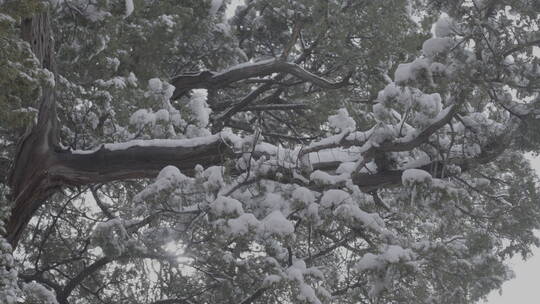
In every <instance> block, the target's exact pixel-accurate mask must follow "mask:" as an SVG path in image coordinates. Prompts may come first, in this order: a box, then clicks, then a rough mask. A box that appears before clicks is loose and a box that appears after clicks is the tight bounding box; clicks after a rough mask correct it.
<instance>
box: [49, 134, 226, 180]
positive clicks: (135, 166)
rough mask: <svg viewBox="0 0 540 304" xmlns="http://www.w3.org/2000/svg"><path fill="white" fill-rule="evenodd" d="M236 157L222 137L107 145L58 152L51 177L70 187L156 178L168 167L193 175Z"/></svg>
mask: <svg viewBox="0 0 540 304" xmlns="http://www.w3.org/2000/svg"><path fill="white" fill-rule="evenodd" d="M233 155H234V154H233V151H232V149H231V148H230V147H229V145H228V144H227V143H226V142H225V139H222V138H221V137H220V136H219V134H218V135H213V136H209V137H205V138H195V139H188V140H148V141H134V142H131V143H125V144H112V145H104V146H103V147H102V148H101V149H99V150H97V151H95V152H92V153H71V152H61V153H57V154H56V155H55V161H54V164H53V166H52V167H51V169H50V170H49V174H50V175H51V178H52V179H54V180H59V182H61V183H62V184H68V185H87V184H96V183H107V182H111V181H116V180H123V179H134V178H145V177H154V176H156V175H157V174H158V173H159V171H160V170H161V169H163V168H164V167H166V166H168V165H172V166H176V167H178V168H179V169H180V170H181V171H182V172H183V173H185V174H191V173H192V172H193V169H194V167H195V166H196V165H202V166H203V167H209V166H213V165H218V164H222V163H223V162H224V159H225V158H227V157H230V156H233Z"/></svg>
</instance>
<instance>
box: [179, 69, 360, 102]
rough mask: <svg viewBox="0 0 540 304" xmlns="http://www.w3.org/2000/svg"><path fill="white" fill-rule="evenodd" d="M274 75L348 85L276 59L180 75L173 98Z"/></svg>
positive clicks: (330, 86)
mask: <svg viewBox="0 0 540 304" xmlns="http://www.w3.org/2000/svg"><path fill="white" fill-rule="evenodd" d="M274 73H287V74H291V75H294V76H296V77H297V78H299V79H301V80H304V81H308V82H311V83H313V84H314V85H316V86H319V87H322V88H325V89H338V88H341V87H344V86H346V85H348V84H349V83H348V79H347V78H345V79H344V80H343V81H341V82H330V81H328V80H326V79H324V78H322V77H319V76H317V75H315V74H313V73H310V72H308V71H306V70H304V69H303V68H301V67H300V66H299V65H297V64H295V63H290V62H285V61H281V60H277V59H270V60H263V61H259V62H254V63H243V64H239V65H237V66H234V67H231V68H230V69H228V70H225V71H223V72H221V73H216V72H210V71H204V72H200V73H196V74H187V75H180V76H177V77H175V78H174V79H173V80H172V82H171V83H172V84H173V85H174V86H175V87H176V90H175V92H174V94H173V98H177V97H179V96H181V95H182V94H184V93H185V92H186V91H189V90H191V89H202V88H204V89H217V88H223V87H225V86H227V85H229V84H231V83H234V82H237V81H240V80H243V79H249V78H253V77H263V76H268V75H271V74H274Z"/></svg>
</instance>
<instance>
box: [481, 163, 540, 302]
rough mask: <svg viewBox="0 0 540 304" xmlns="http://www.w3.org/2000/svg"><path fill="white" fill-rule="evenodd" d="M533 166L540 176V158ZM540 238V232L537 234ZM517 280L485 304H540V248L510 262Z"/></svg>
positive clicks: (506, 284)
mask: <svg viewBox="0 0 540 304" xmlns="http://www.w3.org/2000/svg"><path fill="white" fill-rule="evenodd" d="M531 165H532V167H533V168H534V169H535V170H536V173H537V174H538V175H540V157H535V158H533V159H531ZM536 235H538V236H540V231H537V232H536ZM509 265H510V267H511V268H512V270H514V274H515V278H514V279H512V280H510V281H508V282H506V283H504V284H503V286H502V294H499V291H493V292H491V294H490V295H489V297H488V301H487V302H484V304H513V303H516V304H538V303H540V286H539V285H538V282H540V248H535V249H534V250H533V256H532V257H530V258H529V259H528V260H526V261H523V260H522V259H521V256H520V255H518V256H515V257H514V258H512V259H511V260H510V262H509Z"/></svg>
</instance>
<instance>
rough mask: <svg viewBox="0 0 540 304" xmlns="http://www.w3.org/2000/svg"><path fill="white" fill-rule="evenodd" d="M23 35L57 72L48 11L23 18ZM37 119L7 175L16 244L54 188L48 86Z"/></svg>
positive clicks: (53, 123) (54, 137)
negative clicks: (33, 215) (49, 175)
mask: <svg viewBox="0 0 540 304" xmlns="http://www.w3.org/2000/svg"><path fill="white" fill-rule="evenodd" d="M21 34H22V38H23V39H24V40H26V41H27V42H28V43H29V44H30V46H31V48H32V51H33V52H34V54H35V56H36V57H37V59H38V60H39V62H40V63H41V66H42V67H43V68H46V69H48V70H49V71H50V72H52V73H55V72H56V64H55V60H54V46H53V40H52V34H51V27H50V20H49V14H48V13H47V12H43V13H39V14H36V15H35V16H33V17H32V18H29V19H25V20H23V22H22V24H21ZM38 108H39V113H38V120H37V123H36V124H35V125H33V126H32V127H29V128H28V129H27V131H26V133H25V135H24V136H23V138H21V139H20V141H19V143H18V145H17V151H16V154H15V160H14V163H13V167H12V169H11V172H10V176H9V180H8V182H9V185H10V187H11V195H12V199H13V200H14V208H13V210H12V214H11V217H10V220H9V221H8V224H7V239H8V241H9V242H10V243H11V244H12V246H13V247H16V245H17V242H18V240H19V238H20V236H21V233H22V231H23V229H24V227H25V226H26V224H27V223H28V221H29V220H30V218H31V217H32V214H33V213H34V212H35V210H36V209H37V208H38V207H39V206H40V204H41V203H42V202H43V201H45V200H46V199H47V198H48V197H49V196H50V195H51V193H53V192H54V191H55V189H56V188H57V185H54V184H51V183H50V182H49V180H48V178H47V170H48V168H49V167H50V164H51V160H52V157H51V156H52V151H54V150H55V149H57V147H58V132H57V129H58V127H57V125H58V124H57V118H56V108H55V93H54V88H53V87H51V86H44V87H43V88H42V94H41V98H40V100H39V105H38Z"/></svg>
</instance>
